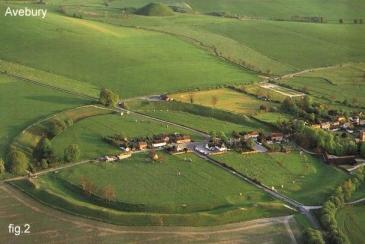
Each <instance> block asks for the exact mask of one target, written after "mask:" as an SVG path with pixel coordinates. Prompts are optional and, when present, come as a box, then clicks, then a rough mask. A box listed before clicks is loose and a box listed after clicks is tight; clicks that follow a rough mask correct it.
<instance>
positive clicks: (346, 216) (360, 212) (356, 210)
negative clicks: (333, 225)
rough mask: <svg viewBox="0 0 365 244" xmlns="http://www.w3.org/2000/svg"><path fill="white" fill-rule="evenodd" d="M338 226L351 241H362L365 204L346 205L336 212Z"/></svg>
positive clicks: (364, 231) (364, 230)
mask: <svg viewBox="0 0 365 244" xmlns="http://www.w3.org/2000/svg"><path fill="white" fill-rule="evenodd" d="M336 219H337V223H338V226H339V228H340V230H341V231H343V232H344V233H345V234H346V235H347V237H348V238H349V239H350V241H351V243H362V242H363V241H364V238H365V236H364V233H365V229H364V226H365V225H364V224H365V223H364V219H365V205H363V204H360V205H354V206H351V205H350V206H346V207H344V208H342V209H341V210H339V211H338V212H337V214H336Z"/></svg>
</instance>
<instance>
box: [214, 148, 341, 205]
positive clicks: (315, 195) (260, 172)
mask: <svg viewBox="0 0 365 244" xmlns="http://www.w3.org/2000/svg"><path fill="white" fill-rule="evenodd" d="M214 158H215V159H217V160H219V161H221V162H224V163H226V164H227V165H229V166H231V167H233V168H235V169H236V170H237V171H239V172H241V173H242V174H244V175H246V176H248V177H250V178H252V179H256V180H258V181H260V182H261V183H262V184H264V185H266V186H268V187H270V188H271V187H274V188H275V189H276V190H277V191H279V192H281V193H283V194H285V195H287V196H289V197H291V198H293V199H295V200H297V201H299V202H302V203H303V204H306V205H320V204H321V203H323V202H324V201H325V200H326V199H327V197H328V195H329V194H331V192H332V191H333V188H334V187H336V186H338V185H339V184H341V182H343V181H344V180H345V179H346V178H347V175H346V174H345V173H344V172H342V171H341V170H338V169H336V168H334V167H331V166H328V165H326V164H324V163H323V162H321V161H320V160H319V159H317V158H314V157H312V156H310V155H307V154H300V153H299V152H296V151H293V152H291V153H287V154H286V153H266V154H263V153H257V154H250V155H241V154H238V153H227V154H224V155H217V156H214Z"/></svg>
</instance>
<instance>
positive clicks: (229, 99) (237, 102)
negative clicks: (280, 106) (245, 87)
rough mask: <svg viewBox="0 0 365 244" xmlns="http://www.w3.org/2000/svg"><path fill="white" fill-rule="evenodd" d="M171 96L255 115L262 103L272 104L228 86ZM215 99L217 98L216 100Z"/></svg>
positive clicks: (178, 99) (184, 100) (183, 100)
mask: <svg viewBox="0 0 365 244" xmlns="http://www.w3.org/2000/svg"><path fill="white" fill-rule="evenodd" d="M171 97H172V98H174V99H175V100H177V101H181V102H186V103H190V102H191V99H193V103H194V104H199V105H203V106H208V107H213V108H217V109H222V110H226V111H230V112H234V113H237V114H241V115H244V114H248V115H254V114H256V113H258V112H259V108H260V105H262V104H265V105H270V104H271V103H270V102H266V101H262V100H259V99H257V98H255V97H254V96H251V95H247V94H245V93H241V92H237V91H234V90H232V89H228V88H221V89H215V90H205V91H197V92H186V93H177V94H172V95H171ZM214 99H216V100H215V102H214Z"/></svg>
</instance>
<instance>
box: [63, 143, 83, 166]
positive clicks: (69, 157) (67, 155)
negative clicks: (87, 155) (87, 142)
mask: <svg viewBox="0 0 365 244" xmlns="http://www.w3.org/2000/svg"><path fill="white" fill-rule="evenodd" d="M79 157H80V148H79V146H78V145H77V144H71V145H69V146H68V147H67V148H66V149H65V151H64V160H65V161H66V162H74V161H77V160H78V159H79Z"/></svg>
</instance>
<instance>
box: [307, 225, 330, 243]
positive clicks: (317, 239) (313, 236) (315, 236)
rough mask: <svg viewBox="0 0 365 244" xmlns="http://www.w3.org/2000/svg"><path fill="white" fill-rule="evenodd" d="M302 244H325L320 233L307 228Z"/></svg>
mask: <svg viewBox="0 0 365 244" xmlns="http://www.w3.org/2000/svg"><path fill="white" fill-rule="evenodd" d="M304 243H307V244H325V241H324V239H323V235H322V233H321V231H319V230H316V229H313V228H308V229H307V230H306V231H305V232H304Z"/></svg>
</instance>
